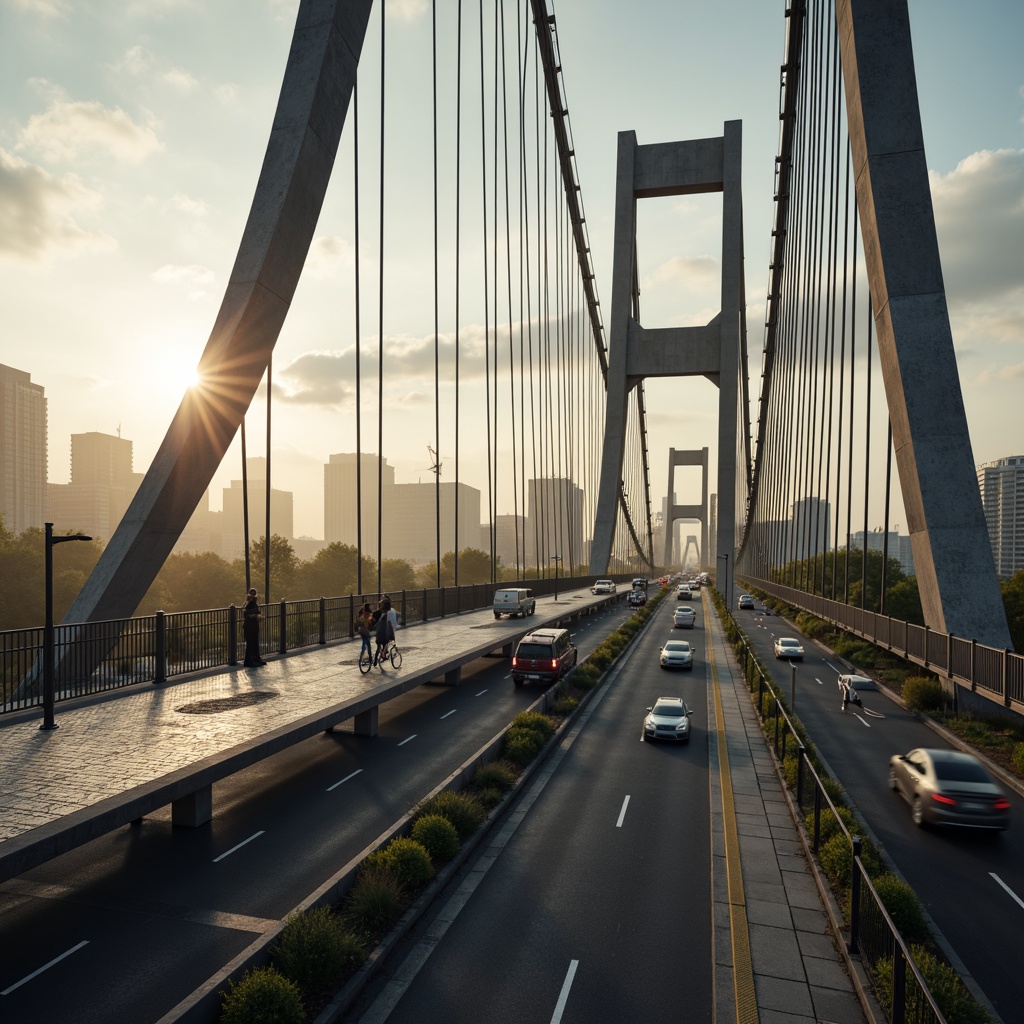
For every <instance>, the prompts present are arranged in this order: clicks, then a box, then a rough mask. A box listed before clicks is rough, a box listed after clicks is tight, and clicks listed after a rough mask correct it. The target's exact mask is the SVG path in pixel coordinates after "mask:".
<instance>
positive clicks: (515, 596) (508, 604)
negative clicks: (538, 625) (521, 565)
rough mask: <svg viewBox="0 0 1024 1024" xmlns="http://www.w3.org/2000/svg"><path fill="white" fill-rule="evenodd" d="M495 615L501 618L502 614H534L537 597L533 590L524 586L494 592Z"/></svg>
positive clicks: (510, 615)
mask: <svg viewBox="0 0 1024 1024" xmlns="http://www.w3.org/2000/svg"><path fill="white" fill-rule="evenodd" d="M493 607H494V617H495V618H496V619H500V618H501V617H502V615H508V616H509V617H510V618H511V617H512V616H513V615H520V616H526V615H532V614H533V613H534V611H535V610H536V608H537V599H536V598H535V597H534V596H533V591H532V590H526V589H524V588H522V587H511V588H509V589H506V590H496V591H495V592H494V606H493Z"/></svg>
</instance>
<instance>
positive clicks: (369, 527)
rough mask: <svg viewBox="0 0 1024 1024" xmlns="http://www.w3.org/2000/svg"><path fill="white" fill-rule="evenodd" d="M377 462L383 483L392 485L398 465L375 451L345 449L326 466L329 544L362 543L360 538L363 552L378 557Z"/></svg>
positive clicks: (326, 527) (385, 486) (325, 538)
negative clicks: (370, 453) (357, 452)
mask: <svg viewBox="0 0 1024 1024" xmlns="http://www.w3.org/2000/svg"><path fill="white" fill-rule="evenodd" d="M378 466H379V467H380V474H381V479H380V484H381V485H382V487H383V488H388V487H393V486H394V484H395V467H394V466H389V465H388V461H387V459H384V460H383V462H381V460H380V459H378V458H377V456H376V455H369V454H362V455H359V456H357V455H356V454H355V453H354V452H342V453H340V454H337V455H332V456H331V457H330V461H329V462H328V463H327V464H326V465H325V466H324V540H325V541H326V542H327V543H328V544H333V543H336V542H340V543H342V544H350V545H351V546H352V547H359V544H360V542H361V544H362V550H363V554H364V555H366V556H368V557H372V558H376V557H377V486H378V479H377V473H378ZM357 469H358V474H357ZM359 511H361V512H362V522H361V523H360V521H359V516H358V515H357V512H359ZM385 557H388V556H387V555H385Z"/></svg>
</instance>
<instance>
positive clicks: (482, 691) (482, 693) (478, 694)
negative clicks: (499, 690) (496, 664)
mask: <svg viewBox="0 0 1024 1024" xmlns="http://www.w3.org/2000/svg"><path fill="white" fill-rule="evenodd" d="M486 692H487V691H486V690H481V691H480V692H479V693H477V694H474V696H476V697H482V696H483V695H484V694H485V693H486Z"/></svg>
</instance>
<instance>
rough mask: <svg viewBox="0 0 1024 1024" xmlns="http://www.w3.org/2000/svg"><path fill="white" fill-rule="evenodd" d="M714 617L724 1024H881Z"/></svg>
mask: <svg viewBox="0 0 1024 1024" xmlns="http://www.w3.org/2000/svg"><path fill="white" fill-rule="evenodd" d="M705 613H706V614H705V616H704V621H705V629H706V631H707V633H708V636H707V651H708V659H709V662H711V665H710V666H709V674H710V676H711V679H710V680H709V684H710V686H709V690H710V691H711V692H710V696H709V721H714V722H716V725H717V729H716V730H714V731H712V732H711V737H710V739H711V745H710V758H711V769H712V770H711V772H710V776H711V807H712V876H713V880H714V899H715V906H714V921H715V967H716V970H715V978H716V985H715V987H716V1015H715V1019H716V1022H717V1024H726V1022H730V1024H731V1022H737V1024H748V1022H754V1021H759V1022H760V1024H815V1022H819V1024H820V1022H829V1024H865V1022H870V1024H876V1022H879V1024H881V1022H884V1021H885V1019H886V1018H885V1016H884V1014H883V1013H882V1011H881V1009H880V1008H879V1007H878V1006H877V1003H876V1002H875V1000H874V998H873V996H871V995H870V994H868V995H866V996H863V997H862V994H863V992H864V986H865V981H864V977H863V972H862V970H861V968H860V966H859V964H857V963H851V962H850V960H849V957H848V955H847V954H846V953H845V946H843V945H842V944H841V943H838V944H837V943H836V941H835V940H834V939H833V937H832V936H833V933H832V928H831V924H830V914H829V912H828V909H827V908H828V907H829V906H830V905H831V906H832V914H833V917H835V918H836V919H838V909H837V908H835V907H834V904H833V903H832V897H831V895H830V894H829V893H828V891H827V888H826V887H825V885H824V884H823V883H822V882H821V881H820V880H819V878H818V876H817V874H816V871H815V870H814V869H813V868H812V865H811V862H810V860H809V858H808V856H807V853H806V851H805V849H804V844H803V842H802V840H801V834H800V831H799V829H798V828H797V826H796V824H795V822H794V820H793V813H792V811H791V809H790V807H791V805H790V803H789V801H788V800H787V796H786V792H785V788H784V786H783V783H782V780H781V779H780V777H779V774H778V772H777V771H776V768H775V759H774V757H773V755H772V752H771V750H770V749H769V747H768V745H767V743H766V741H765V739H764V736H763V734H762V732H761V728H760V724H759V722H758V719H757V715H756V713H755V711H754V706H753V703H752V701H751V699H750V695H749V693H748V691H747V688H746V685H745V683H744V681H743V676H742V673H741V671H740V669H739V666H738V665H737V663H736V660H735V658H734V656H733V653H732V651H731V650H730V648H729V645H728V643H727V642H726V640H725V636H724V633H723V630H722V625H721V622H720V621H719V619H718V616H717V615H716V614H714V610H713V608H712V606H711V602H710V599H709V598H707V597H706V598H705ZM712 715H713V717H711V716H712ZM722 736H724V739H725V750H724V752H723V751H722V748H721V738H722ZM723 753H724V755H725V756H724V757H723V756H722V755H723ZM716 768H717V769H718V770H716ZM724 786H728V787H729V790H730V791H729V792H726V791H725V789H724V788H723V787H724ZM737 852H738V867H739V870H738V871H737V864H736V854H737Z"/></svg>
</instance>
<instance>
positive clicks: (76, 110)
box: [16, 99, 164, 163]
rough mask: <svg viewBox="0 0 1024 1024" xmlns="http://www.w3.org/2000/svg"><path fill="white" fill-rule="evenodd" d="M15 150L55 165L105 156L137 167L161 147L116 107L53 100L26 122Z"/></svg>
mask: <svg viewBox="0 0 1024 1024" xmlns="http://www.w3.org/2000/svg"><path fill="white" fill-rule="evenodd" d="M16 148H17V149H19V150H23V151H26V152H29V153H32V154H34V155H38V156H40V157H41V158H43V159H45V160H52V161H57V162H72V161H80V160H83V159H85V158H87V157H88V156H90V155H93V154H105V155H109V156H113V157H114V158H115V159H117V160H121V161H124V162H126V163H140V162H141V161H143V160H145V159H146V158H147V157H148V156H150V155H152V154H153V153H155V152H158V151H160V150H162V149H163V148H164V147H163V143H161V142H160V140H159V139H158V138H157V136H156V132H155V131H154V130H153V128H152V127H150V126H149V125H141V124H137V123H136V122H135V121H133V120H132V119H131V117H129V115H128V114H126V113H125V112H124V111H123V110H122V109H121V108H120V107H113V108H111V107H105V106H104V105H103V104H102V103H98V102H97V101H95V100H78V101H68V100H64V99H57V100H54V102H53V103H52V104H51V105H50V107H49V108H48V109H47V110H46V111H45V112H44V113H42V114H33V115H32V117H30V118H29V121H28V124H27V125H26V126H25V127H24V128H23V129H22V131H21V133H20V135H19V136H18V142H17V147H16Z"/></svg>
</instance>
